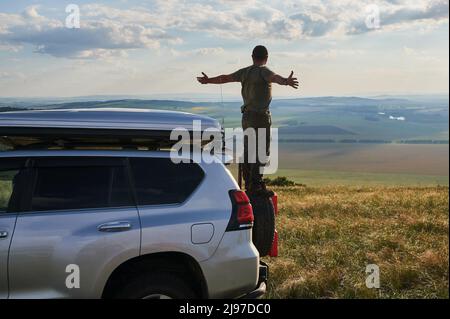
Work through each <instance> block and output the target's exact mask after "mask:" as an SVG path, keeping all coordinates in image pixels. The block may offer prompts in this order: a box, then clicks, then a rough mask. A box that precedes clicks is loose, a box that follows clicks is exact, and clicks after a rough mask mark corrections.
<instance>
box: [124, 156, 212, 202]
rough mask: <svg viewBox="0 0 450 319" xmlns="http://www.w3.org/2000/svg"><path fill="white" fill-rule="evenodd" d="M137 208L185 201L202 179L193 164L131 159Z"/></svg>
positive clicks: (199, 169) (197, 167) (200, 171)
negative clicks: (138, 206)
mask: <svg viewBox="0 0 450 319" xmlns="http://www.w3.org/2000/svg"><path fill="white" fill-rule="evenodd" d="M130 164H131V170H132V173H133V180H134V186H135V190H136V195H137V201H138V205H162V204H178V203H182V202H184V201H185V200H186V199H187V198H188V197H189V196H190V195H191V194H192V193H193V192H194V190H195V189H196V188H197V186H198V185H199V184H200V182H201V181H202V180H203V177H204V172H203V170H202V169H201V168H200V167H199V166H198V165H197V164H195V163H178V164H175V163H173V162H172V161H171V160H170V158H130Z"/></svg>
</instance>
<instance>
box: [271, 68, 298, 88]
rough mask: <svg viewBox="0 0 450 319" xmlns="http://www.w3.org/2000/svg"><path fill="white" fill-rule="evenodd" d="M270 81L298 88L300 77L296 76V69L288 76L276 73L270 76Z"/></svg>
mask: <svg viewBox="0 0 450 319" xmlns="http://www.w3.org/2000/svg"><path fill="white" fill-rule="evenodd" d="M268 81H269V82H272V83H277V84H279V85H289V86H291V87H293V88H294V89H298V79H297V78H294V71H291V74H290V75H289V77H287V78H284V77H282V76H280V75H278V74H275V73H274V74H272V75H271V76H270V78H269V79H268Z"/></svg>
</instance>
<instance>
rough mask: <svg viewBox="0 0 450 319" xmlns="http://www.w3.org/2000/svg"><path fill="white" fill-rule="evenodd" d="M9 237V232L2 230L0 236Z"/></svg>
mask: <svg viewBox="0 0 450 319" xmlns="http://www.w3.org/2000/svg"><path fill="white" fill-rule="evenodd" d="M6 237H8V232H7V231H3V230H2V231H0V238H6Z"/></svg>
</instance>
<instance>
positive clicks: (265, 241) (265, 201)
mask: <svg viewBox="0 0 450 319" xmlns="http://www.w3.org/2000/svg"><path fill="white" fill-rule="evenodd" d="M249 198H250V203H251V204H252V207H253V215H254V216H255V221H254V224H253V235H252V237H253V244H254V245H255V247H256V248H257V249H258V251H259V255H260V256H261V257H262V256H267V255H268V254H269V253H270V249H271V248H272V243H273V238H274V235H275V209H274V207H273V203H272V201H271V200H270V198H268V197H267V196H258V195H250V196H249Z"/></svg>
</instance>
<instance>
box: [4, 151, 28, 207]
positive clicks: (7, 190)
mask: <svg viewBox="0 0 450 319" xmlns="http://www.w3.org/2000/svg"><path fill="white" fill-rule="evenodd" d="M25 160H26V159H24V158H1V159H0V214H2V213H7V212H11V211H16V206H17V201H18V197H19V195H20V194H19V193H20V190H19V182H18V181H19V179H20V176H21V174H22V170H23V167H24V165H25Z"/></svg>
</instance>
